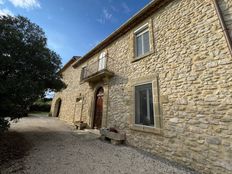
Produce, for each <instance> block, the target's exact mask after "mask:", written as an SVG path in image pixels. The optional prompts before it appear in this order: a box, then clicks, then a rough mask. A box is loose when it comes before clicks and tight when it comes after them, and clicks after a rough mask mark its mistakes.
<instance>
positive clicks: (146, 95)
mask: <svg viewBox="0 0 232 174" xmlns="http://www.w3.org/2000/svg"><path fill="white" fill-rule="evenodd" d="M135 124H138V125H145V126H152V127H154V107H153V94H152V83H148V84H143V85H138V86H135Z"/></svg>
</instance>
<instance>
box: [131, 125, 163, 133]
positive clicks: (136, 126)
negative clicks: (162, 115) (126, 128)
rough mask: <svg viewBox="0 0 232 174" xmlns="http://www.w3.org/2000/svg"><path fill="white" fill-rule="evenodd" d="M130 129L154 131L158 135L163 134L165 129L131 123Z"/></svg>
mask: <svg viewBox="0 0 232 174" xmlns="http://www.w3.org/2000/svg"><path fill="white" fill-rule="evenodd" d="M130 129H131V130H134V131H140V132H146V133H153V134H157V135H162V134H163V130H162V129H160V128H155V127H149V126H143V125H131V126H130Z"/></svg>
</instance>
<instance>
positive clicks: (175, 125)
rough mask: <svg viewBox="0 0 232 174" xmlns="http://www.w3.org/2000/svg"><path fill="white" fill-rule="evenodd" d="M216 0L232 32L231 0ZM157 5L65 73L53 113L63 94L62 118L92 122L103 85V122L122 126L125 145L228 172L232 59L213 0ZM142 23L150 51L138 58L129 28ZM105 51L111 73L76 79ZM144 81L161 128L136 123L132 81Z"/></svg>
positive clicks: (231, 134) (230, 165)
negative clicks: (149, 85)
mask: <svg viewBox="0 0 232 174" xmlns="http://www.w3.org/2000/svg"><path fill="white" fill-rule="evenodd" d="M218 2H219V4H220V9H221V11H222V14H223V17H224V19H225V21H226V26H227V28H228V29H229V33H230V34H231V33H232V1H231V0H219V1H218ZM152 3H155V2H152ZM150 6H152V5H150ZM156 7H159V8H156ZM156 7H152V8H156V10H154V11H152V14H149V15H145V14H148V13H149V11H147V13H143V16H140V18H138V19H140V21H139V22H137V23H136V24H134V25H133V23H130V27H128V28H127V30H126V31H125V30H124V31H121V30H120V32H121V34H120V32H119V33H117V34H118V35H119V36H118V37H117V38H116V39H114V40H112V41H111V42H109V43H108V44H105V45H104V46H103V44H100V46H102V47H97V48H96V50H97V51H95V52H91V54H87V56H89V57H88V58H86V57H87V56H85V58H83V61H81V62H80V61H79V60H78V61H77V62H80V63H78V65H76V66H74V67H75V68H74V67H73V65H75V64H76V63H74V64H71V65H70V66H69V67H68V68H66V69H65V70H64V71H63V72H62V75H63V79H64V81H65V82H66V84H67V88H66V89H65V90H63V91H61V92H59V93H56V95H55V97H54V99H53V104H52V109H51V113H52V114H53V116H55V113H56V110H57V109H56V101H57V99H61V100H62V104H61V108H60V113H59V118H60V119H62V120H65V121H67V122H68V123H70V124H73V123H74V122H75V121H79V120H81V121H83V122H85V123H87V124H88V125H89V127H92V125H93V113H94V102H95V94H96V90H97V89H98V88H99V87H103V88H104V103H103V117H102V127H117V128H118V129H120V130H122V131H124V132H125V133H126V136H127V140H126V143H127V144H129V145H132V146H136V147H139V148H141V149H144V150H146V151H148V152H151V153H153V154H156V155H158V156H162V157H164V158H167V159H170V160H173V161H176V162H178V163H181V164H184V165H186V166H189V167H191V168H193V169H196V170H198V171H200V172H201V173H225V174H226V173H228V174H229V173H232V57H231V54H230V51H229V47H228V44H227V42H226V39H225V35H224V32H223V30H222V27H221V25H220V21H219V17H218V15H217V13H216V10H215V6H214V3H213V1H212V0H170V1H168V2H167V3H165V4H163V5H160V6H159V4H157V5H156ZM152 8H151V9H149V10H150V11H151V10H152ZM141 14H142V13H141ZM142 17H143V18H142ZM141 19H142V20H141ZM144 24H148V28H149V35H150V38H149V41H150V52H149V54H147V55H145V56H143V57H141V58H140V59H137V60H136V59H135V55H134V44H135V42H134V32H135V31H136V30H137V29H138V28H139V27H141V26H143V25H144ZM231 36H232V34H231ZM102 52H107V69H108V70H109V71H110V72H113V73H114V76H113V77H112V78H102V79H100V80H98V81H96V82H88V81H81V80H80V77H81V71H82V68H83V67H85V66H86V67H88V66H89V65H90V64H91V63H93V62H95V61H97V60H98V58H99V56H100V54H101V53H102ZM81 59H82V58H81ZM149 81H150V82H152V84H153V92H154V94H153V95H154V96H153V97H154V99H155V100H154V108H155V109H154V110H155V112H156V115H155V116H156V117H157V119H156V121H157V122H156V123H158V124H159V126H157V127H155V128H147V127H145V126H143V127H136V125H135V124H134V122H133V120H134V117H135V114H134V113H135V110H134V109H135V108H134V104H135V101H134V100H135V97H134V86H135V85H136V84H142V83H144V82H149ZM77 99H79V100H77Z"/></svg>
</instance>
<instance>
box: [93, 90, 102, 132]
mask: <svg viewBox="0 0 232 174" xmlns="http://www.w3.org/2000/svg"><path fill="white" fill-rule="evenodd" d="M103 94H104V91H103V88H99V89H98V91H97V94H96V101H95V112H94V121H93V128H96V129H100V128H101V123H102V112H103Z"/></svg>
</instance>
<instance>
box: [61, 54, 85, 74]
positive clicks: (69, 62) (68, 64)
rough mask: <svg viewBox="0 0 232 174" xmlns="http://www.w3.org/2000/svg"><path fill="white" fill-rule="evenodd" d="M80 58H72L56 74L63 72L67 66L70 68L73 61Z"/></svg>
mask: <svg viewBox="0 0 232 174" xmlns="http://www.w3.org/2000/svg"><path fill="white" fill-rule="evenodd" d="M80 58H81V56H73V57H72V58H71V59H70V60H69V61H68V62H67V63H66V64H65V65H64V66H63V67H62V68H61V69H60V70H59V72H58V73H62V72H64V71H65V70H66V69H67V68H68V67H69V66H71V65H72V64H73V63H74V62H75V61H77V60H78V59H80Z"/></svg>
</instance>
